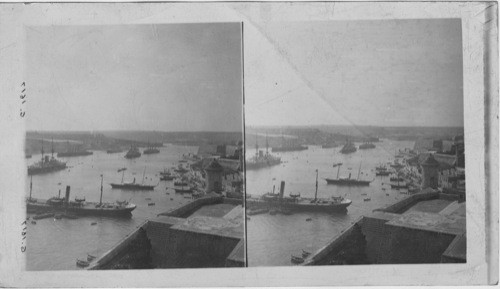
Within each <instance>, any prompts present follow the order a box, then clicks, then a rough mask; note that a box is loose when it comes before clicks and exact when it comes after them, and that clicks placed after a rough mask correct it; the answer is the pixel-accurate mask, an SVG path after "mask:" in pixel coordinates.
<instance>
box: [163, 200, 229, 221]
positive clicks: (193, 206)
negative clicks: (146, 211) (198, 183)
mask: <svg viewBox="0 0 500 289" xmlns="http://www.w3.org/2000/svg"><path fill="white" fill-rule="evenodd" d="M222 200H223V197H222V196H220V195H217V194H209V195H207V196H205V197H201V198H199V199H196V200H193V201H191V202H189V203H188V204H185V205H182V206H180V207H178V208H174V209H172V210H170V211H167V212H165V213H161V214H159V216H171V217H178V218H186V217H188V216H189V215H191V214H192V213H194V212H195V211H196V210H198V209H199V208H201V207H202V206H206V205H212V204H218V203H221V202H222Z"/></svg>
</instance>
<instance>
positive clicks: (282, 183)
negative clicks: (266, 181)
mask: <svg viewBox="0 0 500 289" xmlns="http://www.w3.org/2000/svg"><path fill="white" fill-rule="evenodd" d="M284 194H285V181H281V187H280V199H283V195H284Z"/></svg>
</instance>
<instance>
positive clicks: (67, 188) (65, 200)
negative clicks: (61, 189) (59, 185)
mask: <svg viewBox="0 0 500 289" xmlns="http://www.w3.org/2000/svg"><path fill="white" fill-rule="evenodd" d="M69 190H70V187H69V186H66V198H65V199H64V203H65V205H66V207H67V206H68V203H69Z"/></svg>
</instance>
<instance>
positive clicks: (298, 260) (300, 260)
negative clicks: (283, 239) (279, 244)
mask: <svg viewBox="0 0 500 289" xmlns="http://www.w3.org/2000/svg"><path fill="white" fill-rule="evenodd" d="M291 261H292V263H294V264H301V263H304V258H302V257H297V256H294V255H292V258H291Z"/></svg>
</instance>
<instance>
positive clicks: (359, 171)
mask: <svg viewBox="0 0 500 289" xmlns="http://www.w3.org/2000/svg"><path fill="white" fill-rule="evenodd" d="M361 162H362V161H361ZM361 162H359V170H358V181H359V174H360V173H361Z"/></svg>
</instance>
